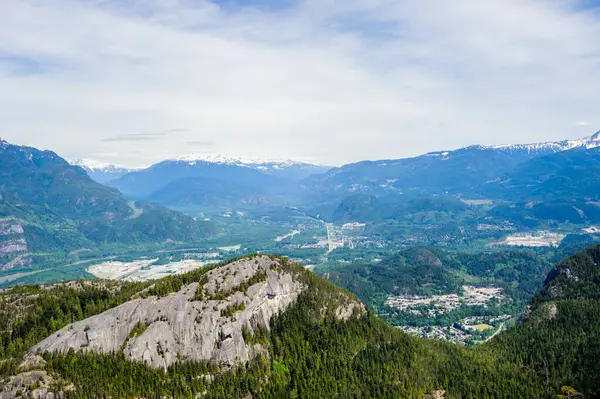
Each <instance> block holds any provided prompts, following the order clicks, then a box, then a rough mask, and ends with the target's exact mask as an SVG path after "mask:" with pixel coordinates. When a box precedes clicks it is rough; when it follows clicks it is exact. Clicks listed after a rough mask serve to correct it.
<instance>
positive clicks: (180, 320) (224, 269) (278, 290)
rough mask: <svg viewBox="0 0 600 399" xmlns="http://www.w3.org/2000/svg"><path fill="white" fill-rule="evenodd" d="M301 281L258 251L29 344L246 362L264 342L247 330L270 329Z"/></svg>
mask: <svg viewBox="0 0 600 399" xmlns="http://www.w3.org/2000/svg"><path fill="white" fill-rule="evenodd" d="M303 288H304V286H303V285H302V283H300V282H298V281H295V280H294V278H293V276H292V275H291V274H290V273H288V272H285V271H284V270H283V269H282V268H280V264H279V263H278V261H275V260H272V259H270V258H269V257H266V256H261V257H255V258H252V259H250V258H248V259H242V260H239V261H236V262H233V263H230V264H227V265H224V266H221V267H218V268H215V269H213V270H211V271H209V272H208V273H207V274H206V275H205V277H204V278H203V279H202V281H200V282H195V283H192V284H189V285H185V286H183V287H182V288H181V289H180V290H179V291H178V292H175V293H171V294H169V295H167V296H164V297H162V298H159V297H156V296H149V297H146V298H143V297H140V298H139V299H135V300H132V301H130V302H126V303H124V304H122V305H120V306H118V307H115V308H113V309H110V310H108V311H106V312H104V313H101V314H99V315H96V316H93V317H90V318H88V319H85V320H82V321H79V322H76V323H73V324H70V325H68V326H66V327H64V328H63V329H61V330H59V331H57V332H56V333H54V334H52V335H51V336H50V337H48V338H46V339H45V340H43V341H42V342H40V343H39V344H38V345H36V346H34V347H33V348H32V349H31V352H32V353H36V352H40V353H41V352H45V351H49V352H62V353H66V352H68V351H69V350H70V349H73V350H75V351H78V352H88V351H92V352H95V353H116V352H119V351H122V352H123V353H124V354H125V356H126V357H127V358H128V359H130V360H132V361H139V362H144V363H146V364H147V365H149V366H151V367H155V368H167V367H168V366H169V365H171V364H173V363H175V362H177V361H180V360H188V361H211V362H216V363H218V364H223V365H234V364H237V363H239V362H247V361H248V360H249V359H251V358H252V357H253V356H255V355H256V354H257V353H260V352H261V351H263V350H264V349H263V348H262V347H261V346H259V345H251V344H248V343H247V342H246V341H245V339H244V334H245V333H246V334H251V333H253V332H254V331H256V330H257V329H259V328H262V329H268V328H269V321H270V320H271V318H272V317H273V316H274V315H277V314H278V313H279V312H283V311H284V310H285V309H286V308H287V307H288V306H289V305H290V304H291V303H292V302H293V301H294V300H295V299H296V298H297V297H298V295H299V294H300V292H301V291H302V290H303Z"/></svg>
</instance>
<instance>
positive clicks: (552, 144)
mask: <svg viewBox="0 0 600 399" xmlns="http://www.w3.org/2000/svg"><path fill="white" fill-rule="evenodd" d="M582 147H585V148H588V149H590V148H596V147H600V131H598V132H596V133H595V134H594V135H592V136H587V137H583V138H580V139H575V140H562V141H549V142H545V143H532V144H504V145H494V146H489V147H486V148H493V149H500V150H504V149H507V150H527V151H529V152H532V151H539V150H547V149H550V150H553V151H556V152H559V151H566V150H571V149H573V148H582Z"/></svg>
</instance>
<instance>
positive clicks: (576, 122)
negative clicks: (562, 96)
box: [571, 121, 590, 127]
mask: <svg viewBox="0 0 600 399" xmlns="http://www.w3.org/2000/svg"><path fill="white" fill-rule="evenodd" d="M571 124H572V125H573V126H578V127H587V126H589V125H590V124H589V123H587V122H586V121H575V122H573V123H571Z"/></svg>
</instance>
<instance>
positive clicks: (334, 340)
mask: <svg viewBox="0 0 600 399" xmlns="http://www.w3.org/2000/svg"><path fill="white" fill-rule="evenodd" d="M405 258H406V259H407V260H408V261H410V262H414V261H415V260H421V261H422V262H425V263H426V264H427V265H429V267H436V265H439V263H440V258H439V257H437V255H436V254H434V253H432V252H431V251H429V252H428V251H427V250H418V251H412V252H407V253H406V254H405ZM599 262H600V246H598V247H594V248H591V249H588V250H586V251H584V252H581V253H579V254H576V255H575V256H572V257H571V258H569V259H567V260H566V261H564V262H562V263H560V264H559V265H557V267H556V269H555V271H553V272H551V273H550V275H549V276H548V279H547V281H546V285H545V288H544V289H543V290H542V291H541V292H540V293H539V294H538V295H537V296H536V297H535V298H534V299H533V300H532V301H531V305H530V308H529V310H528V311H527V312H526V314H525V316H524V318H523V322H522V323H521V324H519V325H517V326H516V327H513V328H510V329H509V330H508V331H504V332H501V333H500V334H498V335H496V336H495V337H494V338H493V339H492V340H491V341H489V342H488V343H486V344H483V345H480V346H477V347H473V348H464V347H460V346H456V345H451V344H446V343H442V342H438V341H431V340H422V339H418V338H414V337H410V336H408V335H406V334H404V333H402V332H401V331H399V330H398V329H395V328H392V327H391V326H389V325H386V324H385V323H383V322H382V321H381V320H379V319H378V318H377V317H375V316H374V314H373V313H372V312H371V311H369V310H367V309H366V308H365V307H364V306H363V305H362V304H361V303H360V302H358V300H356V299H355V298H354V297H353V296H352V295H350V294H349V293H347V292H346V291H343V290H341V289H339V288H336V287H335V286H333V285H331V284H330V283H328V282H327V281H325V280H323V279H321V278H319V277H317V276H315V275H314V274H312V273H310V272H308V271H306V270H304V269H303V268H302V267H301V266H299V265H297V264H294V263H290V262H288V261H287V259H285V258H278V257H273V256H269V257H267V256H264V255H257V256H251V257H245V258H241V259H238V260H235V261H232V262H229V263H226V264H222V265H219V266H215V267H211V268H206V269H199V270H196V271H193V272H190V273H187V274H184V275H179V276H173V277H167V278H164V279H161V280H158V281H150V282H142V283H117V282H107V281H88V282H71V283H62V284H57V285H54V286H49V287H22V288H14V289H12V290H8V291H4V292H2V293H0V296H1V298H2V301H0V331H2V332H1V334H0V337H1V338H2V339H1V343H2V346H0V358H2V359H4V361H2V362H0V377H2V378H4V380H3V381H2V385H0V386H2V387H4V391H3V395H4V396H3V398H14V397H16V395H17V392H19V390H20V392H21V394H22V395H25V394H28V393H34V392H35V394H39V395H45V393H46V392H48V391H53V392H59V391H61V390H62V391H63V394H64V395H65V397H67V398H71V397H73V398H77V397H90V396H96V397H97V396H102V395H105V396H111V397H120V398H134V397H136V398H139V397H147V398H149V397H163V396H164V397H171V398H175V397H186V396H189V397H193V396H195V395H197V394H200V393H201V394H202V396H203V397H208V398H248V397H252V398H281V397H303V398H322V397H350V398H354V397H356V398H397V397H407V398H440V397H445V398H533V397H535V398H554V397H556V395H557V393H560V392H566V391H574V390H578V391H580V392H582V393H583V394H585V395H586V396H585V397H596V396H597V394H598V392H599V390H600V385H599V381H600V378H598V377H599V373H600V367H598V364H597V361H596V359H597V356H598V355H600V353H599V352H598V345H597V342H598V338H599V337H598V334H599V332H600V321H599V320H600V318H599V317H598V315H599V312H600V306H599V298H600V297H599V295H598V292H600V289H599V288H600V287H599V286H598V285H599V284H600V277H599V276H600V275H599V271H598V270H599V269H598V264H599ZM278 312H279V313H278ZM72 320H75V322H73V323H72V324H70V323H71V322H72ZM36 344H37V345H36ZM32 346H33V348H32V349H31V350H30V351H29V354H28V355H27V357H26V359H25V361H24V362H23V363H22V364H21V365H19V359H20V358H21V356H22V354H23V353H24V351H26V350H27V349H28V348H31V347H32ZM42 351H45V353H43V354H42V353H41V352H42ZM36 352H38V353H40V354H41V355H43V358H41V357H39V356H36V355H35V353H36ZM165 366H168V367H167V368H165ZM11 376H12V377H11ZM566 386H573V387H574V389H571V388H567V387H566ZM36 389H37V391H36ZM32 391H33V392H32ZM0 392H2V391H0ZM42 397H45V396H42ZM580 397H581V396H580Z"/></svg>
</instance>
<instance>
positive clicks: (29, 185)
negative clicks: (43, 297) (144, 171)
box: [0, 141, 214, 270]
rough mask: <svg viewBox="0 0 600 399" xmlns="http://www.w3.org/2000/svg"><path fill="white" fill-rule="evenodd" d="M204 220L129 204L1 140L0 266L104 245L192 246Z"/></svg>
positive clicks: (83, 176)
mask: <svg viewBox="0 0 600 399" xmlns="http://www.w3.org/2000/svg"><path fill="white" fill-rule="evenodd" d="M211 232H214V226H212V225H211V224H210V223H208V222H204V221H202V222H198V221H195V220H194V219H192V218H191V217H189V216H185V215H183V214H180V213H178V212H175V211H172V210H170V209H167V208H163V207H161V206H159V205H156V204H152V203H150V202H146V201H130V200H128V199H126V198H125V197H124V196H123V195H122V194H121V193H120V192H119V191H117V190H116V189H113V188H109V187H106V186H103V185H101V184H99V183H97V182H95V181H93V180H92V179H91V178H90V177H89V176H88V175H87V173H86V172H85V171H84V170H83V169H82V168H80V167H77V166H72V165H70V164H69V163H68V162H67V161H65V160H64V159H63V158H61V157H59V156H58V155H56V154H55V153H54V152H51V151H40V150H37V149H35V148H31V147H23V146H16V145H11V144H9V143H7V142H6V141H0V269H1V270H8V269H19V268H23V267H31V266H36V265H39V266H43V265H44V264H45V263H46V261H47V259H46V257H45V255H44V254H46V253H52V254H53V255H56V254H63V255H67V254H69V253H71V252H73V251H75V252H76V251H80V250H87V251H89V250H91V249H95V248H98V247H99V246H103V245H127V244H135V243H138V244H140V243H155V244H157V243H161V242H164V241H165V240H171V241H175V242H177V241H188V242H189V241H194V240H198V239H201V238H202V237H205V236H206V235H208V234H211Z"/></svg>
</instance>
